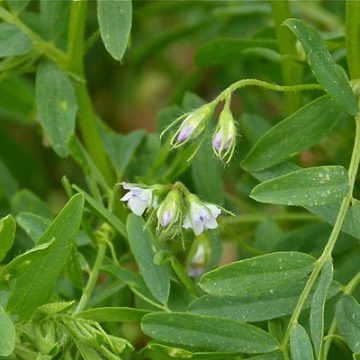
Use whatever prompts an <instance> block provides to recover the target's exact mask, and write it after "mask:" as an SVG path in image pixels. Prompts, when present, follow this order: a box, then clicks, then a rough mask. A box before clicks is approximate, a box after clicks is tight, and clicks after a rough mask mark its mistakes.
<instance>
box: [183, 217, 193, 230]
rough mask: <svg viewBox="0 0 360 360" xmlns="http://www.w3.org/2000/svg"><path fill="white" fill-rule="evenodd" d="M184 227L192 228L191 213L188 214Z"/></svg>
mask: <svg viewBox="0 0 360 360" xmlns="http://www.w3.org/2000/svg"><path fill="white" fill-rule="evenodd" d="M183 228H184V229H191V228H192V224H191V221H190V217H189V215H188V216H186V218H185V219H184V223H183Z"/></svg>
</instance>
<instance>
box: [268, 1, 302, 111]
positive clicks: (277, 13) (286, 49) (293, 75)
mask: <svg viewBox="0 0 360 360" xmlns="http://www.w3.org/2000/svg"><path fill="white" fill-rule="evenodd" d="M270 4H271V8H272V15H273V19H274V22H275V30H276V36H277V40H278V44H279V50H280V53H281V55H282V64H281V67H282V75H283V81H284V83H285V85H293V84H298V83H300V82H301V78H302V65H300V64H298V63H296V62H295V61H293V60H292V59H291V57H295V58H297V51H296V45H295V44H296V39H295V37H294V35H293V34H292V33H291V31H290V30H289V29H287V28H286V27H285V26H283V22H284V21H285V20H286V19H289V18H291V13H290V9H289V3H288V1H287V0H270ZM285 101H286V111H287V113H288V114H291V113H293V112H294V111H296V110H297V109H298V108H299V107H300V94H299V93H290V94H286V98H285Z"/></svg>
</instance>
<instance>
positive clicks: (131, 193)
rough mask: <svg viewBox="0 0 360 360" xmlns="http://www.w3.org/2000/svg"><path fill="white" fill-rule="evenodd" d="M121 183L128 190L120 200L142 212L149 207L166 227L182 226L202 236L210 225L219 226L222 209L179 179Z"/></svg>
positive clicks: (162, 225)
mask: <svg viewBox="0 0 360 360" xmlns="http://www.w3.org/2000/svg"><path fill="white" fill-rule="evenodd" d="M121 184H122V186H123V188H124V189H125V190H128V192H127V193H126V194H125V195H124V196H123V197H122V198H121V199H120V200H121V201H126V202H127V204H128V207H129V208H130V210H131V211H132V212H133V213H134V214H136V215H138V216H142V215H143V214H144V213H145V210H148V211H150V212H152V213H155V214H156V217H157V223H158V228H159V229H161V230H163V231H167V230H169V229H171V228H179V227H180V229H181V228H184V229H192V230H193V232H194V234H195V235H196V236H198V235H200V234H201V233H202V232H203V231H204V230H206V229H216V228H217V227H218V224H217V221H216V219H217V217H218V216H219V215H220V213H221V209H220V208H219V207H218V206H216V205H214V204H209V203H205V202H202V201H201V200H200V199H199V198H198V197H197V196H195V195H194V194H191V193H190V192H189V191H188V190H187V188H186V187H185V186H184V185H183V184H181V183H179V182H177V183H176V184H174V185H173V186H170V187H169V186H168V185H154V186H150V187H147V186H145V185H139V184H129V183H126V182H123V183H121ZM151 217H152V216H151V215H150V218H151Z"/></svg>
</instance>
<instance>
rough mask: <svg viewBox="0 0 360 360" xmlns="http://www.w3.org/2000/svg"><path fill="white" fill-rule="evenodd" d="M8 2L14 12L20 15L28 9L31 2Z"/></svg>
mask: <svg viewBox="0 0 360 360" xmlns="http://www.w3.org/2000/svg"><path fill="white" fill-rule="evenodd" d="M6 2H7V4H8V5H9V8H10V9H11V11H12V12H15V13H20V12H21V11H23V10H24V9H25V8H26V6H27V5H28V4H29V2H30V0H7V1H6Z"/></svg>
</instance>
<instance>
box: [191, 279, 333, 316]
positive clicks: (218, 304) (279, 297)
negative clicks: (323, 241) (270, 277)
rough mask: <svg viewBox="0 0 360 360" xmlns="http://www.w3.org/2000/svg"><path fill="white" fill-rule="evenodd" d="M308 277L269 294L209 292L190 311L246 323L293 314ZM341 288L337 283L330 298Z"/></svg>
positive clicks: (196, 301) (193, 304)
mask: <svg viewBox="0 0 360 360" xmlns="http://www.w3.org/2000/svg"><path fill="white" fill-rule="evenodd" d="M305 284H306V279H301V280H299V281H297V282H294V283H290V284H287V285H286V286H281V287H275V288H274V289H270V290H268V292H267V293H262V294H261V295H258V294H249V295H246V296H211V295H205V296H202V297H200V298H198V299H196V300H195V301H193V302H192V303H191V304H190V306H189V308H188V310H189V311H190V312H192V313H195V314H200V315H207V316H215V317H221V318H227V319H233V320H239V321H244V322H255V321H264V320H270V319H275V318H279V317H282V316H285V315H290V314H292V312H293V311H294V309H295V307H296V304H297V303H298V301H299V296H300V294H301V292H302V290H303V289H304V287H305ZM339 291H340V286H339V285H338V284H337V283H333V286H332V287H331V290H330V291H329V293H328V298H330V297H333V296H334V295H335V294H337V293H338V292H339ZM312 296H313V293H311V295H310V296H309V298H308V299H307V301H306V303H305V305H304V309H306V308H309V307H310V304H311V299H312Z"/></svg>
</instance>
